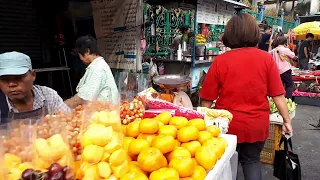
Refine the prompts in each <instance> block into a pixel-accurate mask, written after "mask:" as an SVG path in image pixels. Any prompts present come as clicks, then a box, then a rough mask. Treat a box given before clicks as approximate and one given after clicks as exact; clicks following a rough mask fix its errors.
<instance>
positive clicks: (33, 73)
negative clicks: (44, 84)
mask: <svg viewBox="0 0 320 180" xmlns="http://www.w3.org/2000/svg"><path fill="white" fill-rule="evenodd" d="M31 75H32V78H33V81H35V80H36V71H33V70H32V71H31Z"/></svg>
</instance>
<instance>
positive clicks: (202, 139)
mask: <svg viewBox="0 0 320 180" xmlns="http://www.w3.org/2000/svg"><path fill="white" fill-rule="evenodd" d="M212 137H213V136H212V134H211V132H209V131H200V132H199V137H198V141H199V142H200V143H201V144H203V143H204V142H205V141H206V140H208V139H211V138H212Z"/></svg>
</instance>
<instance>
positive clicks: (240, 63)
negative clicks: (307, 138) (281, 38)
mask: <svg viewBox="0 0 320 180" xmlns="http://www.w3.org/2000/svg"><path fill="white" fill-rule="evenodd" d="M260 38H261V34H260V29H259V27H258V24H257V22H256V20H255V19H254V18H253V17H252V16H250V15H249V14H247V13H245V14H239V15H236V16H234V17H232V18H231V19H230V21H229V22H228V23H227V25H226V28H225V32H224V35H223V37H222V41H223V43H224V45H225V46H227V47H229V48H231V49H232V50H231V51H229V52H226V53H224V54H222V55H220V56H217V57H216V58H215V60H214V62H213V64H212V65H211V67H210V69H209V71H208V74H207V76H206V79H205V80H204V83H203V85H202V89H201V92H200V97H201V99H202V106H204V107H211V106H212V104H213V101H214V100H217V101H216V104H215V107H216V108H217V109H226V110H228V111H230V112H231V113H232V114H233V120H232V121H231V123H230V127H229V131H228V133H229V134H234V135H236V136H237V139H238V145H237V151H238V153H239V162H240V163H241V165H242V168H243V173H244V176H245V179H246V180H261V179H262V173H261V163H260V153H261V150H262V148H263V147H264V142H265V140H266V139H267V138H268V135H269V123H270V122H269V112H270V109H269V102H268V96H269V97H272V99H273V101H274V102H275V104H276V106H277V108H278V109H279V112H280V114H281V115H282V117H283V120H284V123H283V127H282V130H283V133H284V134H285V133H287V134H290V135H292V132H293V131H292V125H291V119H290V116H289V113H288V107H287V104H286V99H285V97H284V94H285V91H284V88H283V86H282V82H281V79H280V76H279V72H278V68H277V65H276V63H275V62H274V60H273V58H272V57H271V55H270V54H269V53H268V52H265V51H262V50H259V49H258V48H257V45H258V43H259V42H260Z"/></svg>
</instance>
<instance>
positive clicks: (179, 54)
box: [177, 44, 182, 61]
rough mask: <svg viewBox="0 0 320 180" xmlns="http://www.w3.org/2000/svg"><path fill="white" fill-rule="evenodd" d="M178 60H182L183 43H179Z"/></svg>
mask: <svg viewBox="0 0 320 180" xmlns="http://www.w3.org/2000/svg"><path fill="white" fill-rule="evenodd" d="M177 60H178V61H182V49H181V44H179V48H178V50H177Z"/></svg>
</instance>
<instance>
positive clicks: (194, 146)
mask: <svg viewBox="0 0 320 180" xmlns="http://www.w3.org/2000/svg"><path fill="white" fill-rule="evenodd" d="M181 147H183V148H186V149H187V150H188V151H189V152H190V154H191V157H194V155H195V154H196V150H197V149H198V148H199V147H201V144H200V143H199V142H198V141H190V142H187V143H182V144H181Z"/></svg>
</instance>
